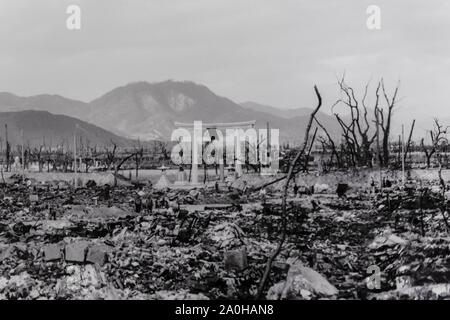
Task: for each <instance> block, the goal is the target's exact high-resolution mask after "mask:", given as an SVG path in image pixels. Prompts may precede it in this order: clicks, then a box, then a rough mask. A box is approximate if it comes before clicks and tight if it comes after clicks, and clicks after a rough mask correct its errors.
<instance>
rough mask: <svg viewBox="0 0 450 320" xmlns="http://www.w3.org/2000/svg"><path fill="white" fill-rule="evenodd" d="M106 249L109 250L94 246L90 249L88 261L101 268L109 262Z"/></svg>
mask: <svg viewBox="0 0 450 320" xmlns="http://www.w3.org/2000/svg"><path fill="white" fill-rule="evenodd" d="M106 249H107V248H105V246H102V245H93V246H91V247H89V249H88V252H87V256H86V261H87V262H90V263H96V264H98V265H100V266H102V265H104V264H105V262H106V260H107V254H106Z"/></svg>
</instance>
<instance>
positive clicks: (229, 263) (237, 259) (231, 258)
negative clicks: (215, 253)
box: [225, 249, 247, 271]
mask: <svg viewBox="0 0 450 320" xmlns="http://www.w3.org/2000/svg"><path fill="white" fill-rule="evenodd" d="M246 267H247V252H246V250H245V249H238V250H230V251H227V252H225V269H227V270H237V271H242V270H244V269H245V268H246Z"/></svg>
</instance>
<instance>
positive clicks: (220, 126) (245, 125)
mask: <svg viewBox="0 0 450 320" xmlns="http://www.w3.org/2000/svg"><path fill="white" fill-rule="evenodd" d="M196 124H197V126H196ZM198 124H200V127H201V129H204V130H208V133H209V135H210V137H211V138H212V137H214V138H217V130H221V131H225V130H226V129H242V130H247V129H250V128H255V124H256V120H251V121H243V122H228V123H223V122H221V123H202V122H201V121H194V123H183V122H175V127H177V128H184V129H186V130H188V131H189V132H190V133H191V136H194V137H203V132H198V131H197V132H196V129H197V128H198ZM239 131H240V130H236V139H237V141H239V139H240V136H239ZM212 132H214V134H211V133H212ZM222 136H223V135H222ZM194 141H195V139H191V159H194V157H196V156H197V155H198V151H199V150H198V144H197V143H193V142H194ZM223 142H224V143H225V141H223ZM222 147H224V146H222ZM238 147H239V145H238V144H236V143H235V145H234V151H235V154H238V155H240V152H239V151H238V152H237V153H236V151H237V149H238ZM222 150H225V148H223V149H222ZM241 163H242V160H241V159H239V158H238V157H235V159H234V166H235V170H236V173H237V174H238V175H239V176H240V175H242V166H241ZM191 164H192V169H191V183H192V184H198V164H197V163H196V161H193V160H191ZM219 174H220V181H225V169H224V163H223V161H220V162H219Z"/></svg>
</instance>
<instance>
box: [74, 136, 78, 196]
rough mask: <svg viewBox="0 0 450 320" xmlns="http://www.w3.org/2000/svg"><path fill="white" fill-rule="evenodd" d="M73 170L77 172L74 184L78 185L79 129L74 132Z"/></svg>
mask: <svg viewBox="0 0 450 320" xmlns="http://www.w3.org/2000/svg"><path fill="white" fill-rule="evenodd" d="M73 170H74V173H75V182H74V186H75V188H76V187H77V183H78V181H77V129H76V128H75V131H74V132H73Z"/></svg>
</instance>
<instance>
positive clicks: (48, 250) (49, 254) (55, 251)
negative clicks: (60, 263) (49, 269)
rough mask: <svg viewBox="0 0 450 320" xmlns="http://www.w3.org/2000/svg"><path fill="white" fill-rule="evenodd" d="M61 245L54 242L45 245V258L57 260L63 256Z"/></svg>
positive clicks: (46, 259)
mask: <svg viewBox="0 0 450 320" xmlns="http://www.w3.org/2000/svg"><path fill="white" fill-rule="evenodd" d="M61 249H62V248H61V245H58V244H55V243H52V244H49V245H46V246H45V247H44V249H43V250H44V260H45V261H55V260H59V259H61V258H62V250H61Z"/></svg>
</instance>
